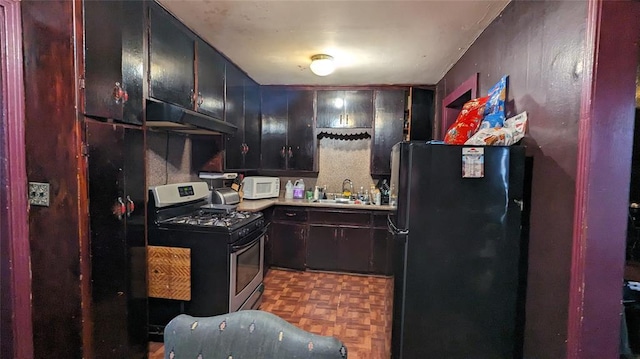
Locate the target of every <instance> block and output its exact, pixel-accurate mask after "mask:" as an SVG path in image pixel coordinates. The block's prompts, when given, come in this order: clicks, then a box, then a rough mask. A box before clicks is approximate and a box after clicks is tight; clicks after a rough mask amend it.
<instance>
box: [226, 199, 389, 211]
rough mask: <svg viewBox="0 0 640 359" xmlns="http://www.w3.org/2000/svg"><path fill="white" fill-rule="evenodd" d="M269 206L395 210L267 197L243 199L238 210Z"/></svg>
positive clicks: (256, 209) (262, 208)
mask: <svg viewBox="0 0 640 359" xmlns="http://www.w3.org/2000/svg"><path fill="white" fill-rule="evenodd" d="M271 206H298V207H321V208H348V209H361V210H365V211H395V210H396V207H395V206H389V205H381V206H374V205H363V204H343V203H319V202H309V201H307V200H306V199H284V198H282V197H280V198H268V199H243V200H242V202H240V204H239V205H238V210H239V211H247V212H257V211H262V210H264V209H267V208H269V207H271Z"/></svg>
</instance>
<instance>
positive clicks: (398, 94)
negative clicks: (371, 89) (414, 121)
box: [371, 90, 405, 176]
mask: <svg viewBox="0 0 640 359" xmlns="http://www.w3.org/2000/svg"><path fill="white" fill-rule="evenodd" d="M404 109H405V91H404V90H379V91H376V93H375V112H376V114H375V119H374V121H375V124H374V126H375V127H374V132H373V144H372V146H373V147H372V150H371V174H372V175H375V176H389V175H390V174H391V164H390V161H391V147H393V145H395V144H396V143H398V142H400V141H402V127H403V122H404Z"/></svg>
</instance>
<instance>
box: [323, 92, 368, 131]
mask: <svg viewBox="0 0 640 359" xmlns="http://www.w3.org/2000/svg"><path fill="white" fill-rule="evenodd" d="M317 96H318V100H317V101H318V103H317V123H316V126H317V127H321V128H370V127H371V124H372V121H373V91H372V90H318V92H317Z"/></svg>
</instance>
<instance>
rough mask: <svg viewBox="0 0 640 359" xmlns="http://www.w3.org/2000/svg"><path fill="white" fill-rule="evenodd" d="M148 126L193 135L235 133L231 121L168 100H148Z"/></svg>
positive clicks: (234, 127)
mask: <svg viewBox="0 0 640 359" xmlns="http://www.w3.org/2000/svg"><path fill="white" fill-rule="evenodd" d="M146 124H147V127H150V128H160V129H165V130H170V131H174V132H180V133H186V134H191V135H220V134H224V135H232V136H233V135H235V133H236V131H237V130H238V128H237V127H236V126H234V125H232V124H230V123H227V122H224V121H222V120H219V119H217V118H214V117H211V116H207V115H205V114H202V113H198V112H195V111H192V110H187V109H185V108H182V107H180V106H176V105H172V104H170V103H166V102H159V101H153V100H147V120H146Z"/></svg>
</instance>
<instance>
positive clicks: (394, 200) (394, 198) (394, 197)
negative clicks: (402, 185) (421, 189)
mask: <svg viewBox="0 0 640 359" xmlns="http://www.w3.org/2000/svg"><path fill="white" fill-rule="evenodd" d="M389 205H390V206H394V207H395V206H397V205H398V194H397V193H396V186H395V185H393V184H392V185H391V189H390V190H389Z"/></svg>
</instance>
